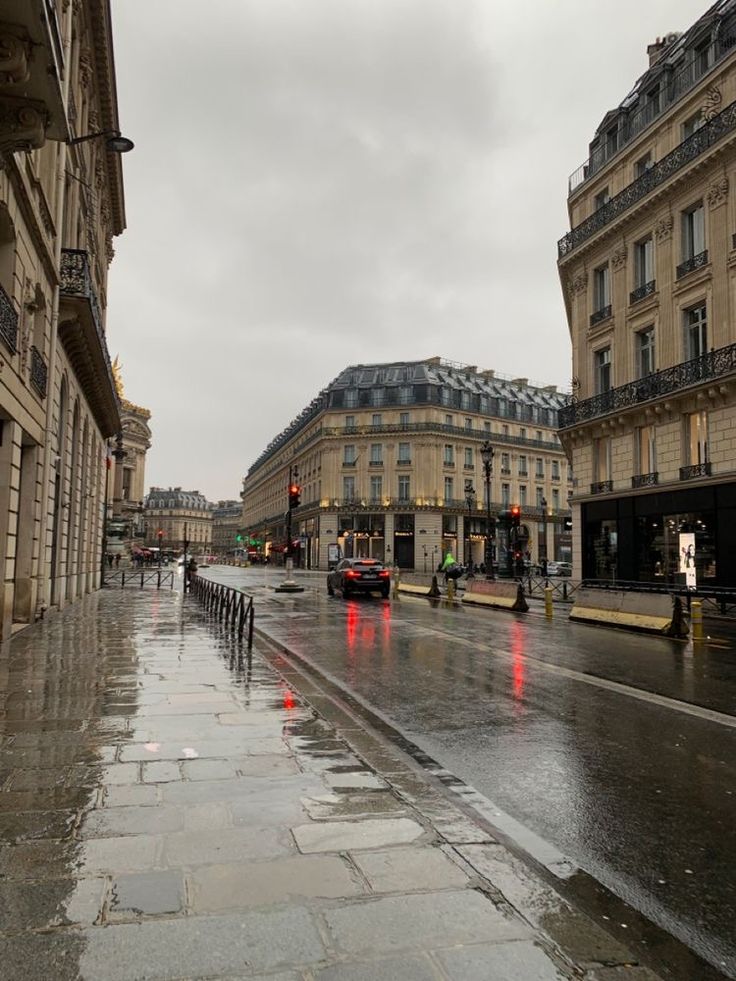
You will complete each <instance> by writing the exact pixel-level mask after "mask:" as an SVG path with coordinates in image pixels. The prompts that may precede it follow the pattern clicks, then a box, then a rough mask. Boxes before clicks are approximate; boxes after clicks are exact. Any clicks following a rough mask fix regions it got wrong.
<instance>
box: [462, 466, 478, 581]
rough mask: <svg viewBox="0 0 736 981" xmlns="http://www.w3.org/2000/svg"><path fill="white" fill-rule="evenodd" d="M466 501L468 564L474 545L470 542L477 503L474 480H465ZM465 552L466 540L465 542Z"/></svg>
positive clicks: (466, 555) (466, 557)
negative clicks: (474, 509) (472, 519)
mask: <svg viewBox="0 0 736 981" xmlns="http://www.w3.org/2000/svg"><path fill="white" fill-rule="evenodd" d="M465 503H466V505H467V507H468V533H467V535H465V536H464V537H465V540H466V541H467V543H468V554H465V555H464V556H463V558H464V559H465V563H466V565H467V562H468V558H469V557H471V556H470V551H471V547H472V546H471V544H470V528H471V518H472V515H473V505H474V504H475V487H473V481H472V480H466V481H465ZM463 552H465V542H463Z"/></svg>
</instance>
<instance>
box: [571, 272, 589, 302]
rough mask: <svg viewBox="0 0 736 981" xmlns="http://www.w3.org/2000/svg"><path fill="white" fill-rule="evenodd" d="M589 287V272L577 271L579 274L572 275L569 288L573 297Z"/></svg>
mask: <svg viewBox="0 0 736 981" xmlns="http://www.w3.org/2000/svg"><path fill="white" fill-rule="evenodd" d="M587 288H588V274H587V272H585V270H583V272H579V273H577V275H575V276H572V277H571V278H570V279H569V281H568V284H567V290H568V293H569V294H570V296H571V297H574V296H577V295H578V293H584V292H585V290H586V289H587Z"/></svg>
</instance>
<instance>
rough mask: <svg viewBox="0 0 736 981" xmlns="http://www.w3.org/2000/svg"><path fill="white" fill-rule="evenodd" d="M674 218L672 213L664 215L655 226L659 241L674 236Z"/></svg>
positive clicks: (664, 240)
mask: <svg viewBox="0 0 736 981" xmlns="http://www.w3.org/2000/svg"><path fill="white" fill-rule="evenodd" d="M673 225H674V218H673V217H672V215H664V216H663V217H662V218H660V219H659V221H658V222H657V224H656V225H655V226H654V235H655V237H656V239H657V241H658V242H666V241H667V239H668V238H670V237H671V236H672V226H673Z"/></svg>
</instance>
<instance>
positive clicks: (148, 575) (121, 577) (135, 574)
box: [103, 569, 174, 589]
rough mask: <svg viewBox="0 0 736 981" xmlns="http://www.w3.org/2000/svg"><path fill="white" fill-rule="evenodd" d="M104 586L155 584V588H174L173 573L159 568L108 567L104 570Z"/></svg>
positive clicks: (141, 587) (140, 586) (141, 586)
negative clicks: (108, 568)
mask: <svg viewBox="0 0 736 981" xmlns="http://www.w3.org/2000/svg"><path fill="white" fill-rule="evenodd" d="M103 585H104V586H119V587H120V588H121V589H125V587H126V586H138V588H139V589H143V587H144V586H155V587H156V589H161V588H162V587H166V586H168V587H169V589H173V588H174V573H173V572H170V571H169V572H167V571H166V570H164V571H162V570H161V569H155V570H154V569H110V570H107V569H106V570H105V578H104V582H103Z"/></svg>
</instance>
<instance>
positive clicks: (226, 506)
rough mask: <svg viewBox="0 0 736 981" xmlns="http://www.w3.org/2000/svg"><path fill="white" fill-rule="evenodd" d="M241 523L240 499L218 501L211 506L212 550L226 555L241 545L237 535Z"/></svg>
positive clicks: (217, 553)
mask: <svg viewBox="0 0 736 981" xmlns="http://www.w3.org/2000/svg"><path fill="white" fill-rule="evenodd" d="M242 525H243V503H242V501H218V502H217V504H214V505H213V507H212V551H213V552H214V553H215V555H226V554H227V553H228V552H231V551H232V550H233V549H235V548H238V547H240V546H241V543H240V542H239V541H238V535H239V534H240V529H241V527H242Z"/></svg>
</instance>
